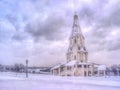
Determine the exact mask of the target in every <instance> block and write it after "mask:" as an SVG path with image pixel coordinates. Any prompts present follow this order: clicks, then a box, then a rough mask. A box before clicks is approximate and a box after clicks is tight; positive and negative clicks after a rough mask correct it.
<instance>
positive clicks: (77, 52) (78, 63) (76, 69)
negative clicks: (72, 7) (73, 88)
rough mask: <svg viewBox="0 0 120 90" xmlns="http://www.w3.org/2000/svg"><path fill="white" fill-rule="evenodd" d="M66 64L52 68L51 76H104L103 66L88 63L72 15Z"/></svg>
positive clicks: (75, 17)
mask: <svg viewBox="0 0 120 90" xmlns="http://www.w3.org/2000/svg"><path fill="white" fill-rule="evenodd" d="M66 56H67V62H66V63H64V64H58V65H56V66H54V67H53V68H52V69H51V71H52V74H53V75H61V76H93V75H95V72H96V75H97V76H104V75H105V66H104V67H103V66H102V65H97V67H95V64H93V63H88V51H87V49H86V47H85V38H84V36H83V34H82V31H81V28H80V26H79V20H78V15H77V14H75V15H74V22H73V26H72V33H71V35H70V38H69V47H68V51H67V55H66Z"/></svg>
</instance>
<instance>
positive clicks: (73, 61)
mask: <svg viewBox="0 0 120 90" xmlns="http://www.w3.org/2000/svg"><path fill="white" fill-rule="evenodd" d="M76 63H77V61H76V60H72V61H70V62H68V63H67V64H66V66H73V65H75V64H76Z"/></svg>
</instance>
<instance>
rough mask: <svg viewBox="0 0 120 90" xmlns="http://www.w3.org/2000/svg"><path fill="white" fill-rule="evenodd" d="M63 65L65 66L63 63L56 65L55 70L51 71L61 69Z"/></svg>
mask: <svg viewBox="0 0 120 90" xmlns="http://www.w3.org/2000/svg"><path fill="white" fill-rule="evenodd" d="M63 65H64V64H63V63H60V64H57V65H55V66H54V67H53V68H51V70H52V69H57V68H59V67H61V66H63Z"/></svg>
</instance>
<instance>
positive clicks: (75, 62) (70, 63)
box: [65, 60, 90, 66]
mask: <svg viewBox="0 0 120 90" xmlns="http://www.w3.org/2000/svg"><path fill="white" fill-rule="evenodd" d="M75 64H77V65H89V64H90V63H79V62H77V61H76V60H72V61H70V62H68V63H66V64H65V66H73V65H75Z"/></svg>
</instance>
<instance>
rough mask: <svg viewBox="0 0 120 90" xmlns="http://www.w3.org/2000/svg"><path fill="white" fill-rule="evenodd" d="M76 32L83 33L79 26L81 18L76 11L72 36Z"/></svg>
mask: <svg viewBox="0 0 120 90" xmlns="http://www.w3.org/2000/svg"><path fill="white" fill-rule="evenodd" d="M75 34H81V35H82V32H81V28H80V26H79V18H78V15H77V13H76V12H75V15H74V21H73V27H72V36H74V35H75Z"/></svg>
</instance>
